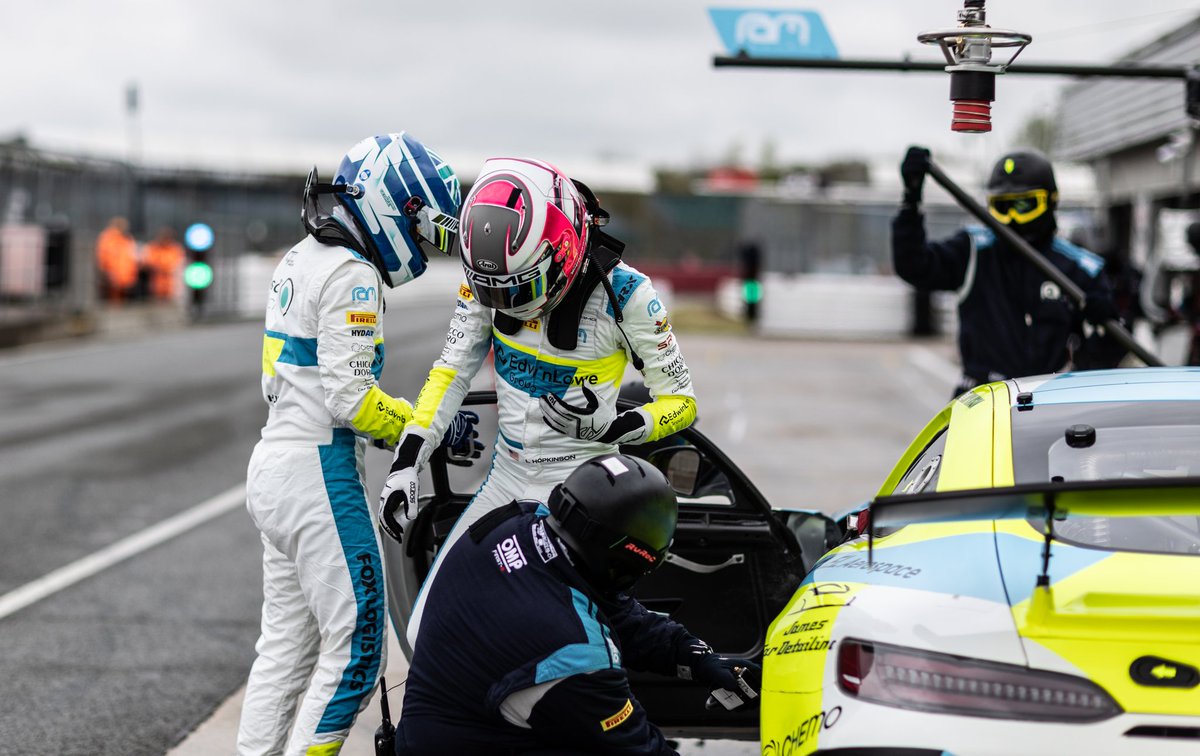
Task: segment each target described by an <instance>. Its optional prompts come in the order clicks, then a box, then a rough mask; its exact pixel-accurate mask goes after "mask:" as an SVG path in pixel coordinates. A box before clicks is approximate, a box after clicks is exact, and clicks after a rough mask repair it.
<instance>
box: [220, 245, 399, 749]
mask: <svg viewBox="0 0 1200 756" xmlns="http://www.w3.org/2000/svg"><path fill="white" fill-rule="evenodd" d="M380 297H381V291H380V276H379V273H378V272H377V271H376V269H375V268H374V267H373V266H372V265H371V264H370V263H369V262H367V261H366V260H364V259H363V258H362V257H360V256H359V255H358V254H357V253H355V252H353V251H351V250H349V249H345V248H343V247H336V246H329V245H325V244H321V243H319V242H317V241H316V240H314V239H313V238H312V237H309V238H307V239H305V240H304V241H302V242H301V243H300V244H298V245H296V246H295V247H294V248H293V249H292V250H291V251H289V252H288V253H287V255H286V256H285V257H284V258H283V260H282V261H281V262H280V263H279V266H278V267H277V268H276V269H275V274H274V278H273V280H272V282H271V292H270V298H269V302H268V305H267V317H266V334H265V336H264V338H263V355H262V366H263V377H262V385H263V396H264V398H265V399H266V401H267V403H268V404H269V406H270V414H269V416H268V418H267V423H266V425H265V426H264V428H263V431H262V440H261V441H259V443H258V445H257V446H256V447H255V449H254V453H253V455H252V457H251V459H250V467H249V470H248V480H247V509H248V510H249V512H250V516H251V517H252V518H253V520H254V522H255V524H256V525H257V526H258V529H259V530H260V531H261V533H262V543H263V593H264V599H263V611H262V635H261V637H260V638H259V640H258V644H257V646H256V650H257V651H258V658H257V659H256V660H255V662H254V666H253V668H252V669H251V671H250V679H249V682H248V683H247V687H246V698H245V703H244V704H243V708H242V720H241V726H240V729H239V732H238V753H240V754H278V753H287V754H335V753H337V752H338V750H339V749H340V748H341V745H342V742H343V741H344V740H345V738H346V734H347V732H348V731H349V729H350V726H351V725H352V724H353V722H354V719H355V717H356V716H357V715H358V713H359V711H360V710H361V709H362V707H363V706H364V705H365V704H366V702H367V700H368V698H369V697H370V695H371V693H372V691H373V690H374V689H375V685H376V683H377V681H378V678H379V674H380V671H381V670H382V669H383V667H384V662H385V658H384V652H385V648H386V639H387V636H386V632H387V625H386V618H387V596H386V593H385V591H384V576H383V566H382V562H381V558H380V548H379V542H378V537H377V534H376V529H375V526H374V518H373V516H372V514H371V509H370V507H369V505H368V503H367V499H366V492H365V488H364V485H363V474H364V469H363V452H364V450H365V446H366V440H367V439H368V438H379V439H383V440H385V441H388V442H391V443H394V442H395V441H396V440H397V439H398V438H399V436H400V433H401V431H402V430H403V428H404V425H405V423H406V422H407V421H408V419H409V417H410V416H411V407H410V406H409V404H408V402H405V401H404V400H402V399H396V398H393V397H390V396H388V395H387V394H385V393H384V392H383V391H382V390H381V389H380V388H379V386H378V384H377V381H378V378H379V374H380V372H381V371H382V369H383V333H382V331H381V329H380V313H381V310H382V307H381V303H380ZM310 675H311V680H310ZM301 696H303V698H302V699H301ZM297 701H300V705H299V708H298V709H297V706H296V705H297Z"/></svg>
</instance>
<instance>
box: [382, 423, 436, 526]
mask: <svg viewBox="0 0 1200 756" xmlns="http://www.w3.org/2000/svg"><path fill="white" fill-rule="evenodd" d="M424 446H425V439H423V438H421V437H420V436H417V435H413V434H406V435H405V436H404V437H403V438H402V439H400V444H399V445H398V446H397V447H396V455H395V457H393V459H392V468H391V470H390V471H389V472H388V476H387V481H386V482H384V484H383V492H382V493H381V494H380V495H379V527H381V528H382V529H383V532H384V533H387V534H388V536H390V537H391V538H392V540H394V541H395V542H396V543H400V541H401V539H402V538H403V537H404V527H405V526H406V525H407V524H408V523H410V522H412V521H413V520H415V519H416V518H417V502H418V500H419V499H418V495H419V490H418V485H419V484H418V477H419V469H418V458H419V455H420V453H421V449H422V447H424Z"/></svg>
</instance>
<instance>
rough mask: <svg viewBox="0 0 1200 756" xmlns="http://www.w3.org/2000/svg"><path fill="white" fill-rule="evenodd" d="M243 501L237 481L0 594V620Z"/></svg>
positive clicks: (243, 493) (242, 488) (241, 486)
mask: <svg viewBox="0 0 1200 756" xmlns="http://www.w3.org/2000/svg"><path fill="white" fill-rule="evenodd" d="M245 501H246V484H245V483H239V484H238V485H236V486H234V487H233V488H231V489H229V490H228V491H226V492H224V493H221V494H217V495H216V496H214V497H212V498H211V499H209V500H208V501H204V502H201V503H200V504H197V505H196V506H194V507H192V508H191V509H189V510H187V511H185V512H180V513H179V514H177V515H175V516H173V517H169V518H167V519H166V520H163V521H162V522H160V523H158V524H157V525H152V526H150V527H148V528H146V529H145V530H142V531H140V532H137V533H134V534H133V535H131V536H129V537H128V538H124V539H122V540H120V541H117V542H116V543H114V544H112V545H110V546H106V547H104V548H103V549H101V550H99V551H97V552H96V553H94V554H90V555H88V556H86V557H84V558H83V559H80V560H78V561H75V562H72V563H71V564H68V565H66V566H63V567H60V568H58V569H57V570H54V571H53V572H50V573H47V574H46V575H43V576H42V577H40V578H38V579H37V580H34V581H33V582H31V583H26V584H25V585H23V586H21V587H20V588H17V589H15V590H13V591H9V592H8V593H6V594H4V595H3V596H0V619H3V618H4V617H7V616H9V615H10V614H12V613H14V612H18V611H20V610H21V609H24V608H25V607H27V606H29V605H30V604H34V603H37V602H38V601H41V600H42V599H44V598H46V597H47V596H51V595H53V594H55V593H58V592H59V591H61V590H63V589H64V588H67V587H69V586H72V585H74V584H75V583H78V582H79V581H80V580H83V579H85V578H89V577H91V576H92V575H95V574H97V573H99V572H102V571H104V570H106V569H108V568H109V567H112V566H113V565H115V564H118V563H120V562H123V561H125V560H126V559H128V558H129V557H132V556H135V555H137V554H140V553H141V552H143V551H146V550H147V549H151V548H154V547H155V546H158V545H159V544H162V543H165V542H167V541H169V540H171V539H172V538H174V537H176V536H179V535H182V534H184V533H186V532H187V531H189V530H191V529H193V528H195V527H198V526H200V525H203V524H204V523H206V522H208V521H209V520H211V519H213V518H214V517H218V516H220V515H222V514H225V513H226V512H228V511H230V510H232V509H233V508H234V507H236V506H238V505H239V504H242V503H243V502H245Z"/></svg>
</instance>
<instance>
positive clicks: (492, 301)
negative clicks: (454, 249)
mask: <svg viewBox="0 0 1200 756" xmlns="http://www.w3.org/2000/svg"><path fill="white" fill-rule="evenodd" d="M463 267H464V268H465V269H466V270H465V272H466V276H467V283H468V284H469V285H470V286H471V292H472V293H473V294H474V295H475V298H476V299H477V300H479V303H480V304H481V305H483V306H484V307H491V308H492V309H495V310H501V311H503V312H511V311H514V310H515V311H517V312H528V311H530V310H535V309H537V308H538V307H540V306H541V305H543V304H544V303H545V301H546V292H547V291H549V290H550V288H551V285H552V284H553V280H552V279H553V278H554V277H555V275H556V273H555V269H556V268H557V269H558V271H559V272H561V270H562V266H560V265H556V264H555V262H554V250H553V248H552V247H551V246H550V244H549V242H543V245H542V254H541V256H540V257H539V259H538V262H537V263H536V264H535V265H534V266H533V267H531V268H528V269H526V270H522V271H517V272H515V273H483V272H480V271H478V270H474V269H473V268H472V267H471V266H469V265H467V266H463Z"/></svg>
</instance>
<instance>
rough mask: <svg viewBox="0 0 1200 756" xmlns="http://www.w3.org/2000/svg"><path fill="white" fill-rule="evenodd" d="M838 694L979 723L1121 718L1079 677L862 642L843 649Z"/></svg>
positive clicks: (1107, 697) (1115, 707)
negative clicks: (986, 720)
mask: <svg viewBox="0 0 1200 756" xmlns="http://www.w3.org/2000/svg"><path fill="white" fill-rule="evenodd" d="M838 687H840V688H841V689H842V691H843V692H844V693H846V694H847V695H849V696H853V697H855V698H859V699H862V700H864V701H870V702H872V703H878V704H883V705H885V706H896V707H899V708H901V709H916V710H918V711H933V712H940V713H944V714H962V715H965V716H973V717H994V718H997V719H1029V720H1040V721H1047V722H1096V721H1099V720H1102V719H1108V718H1109V717H1113V716H1116V715H1117V714H1120V713H1121V707H1120V706H1119V705H1118V704H1117V702H1116V701H1114V700H1113V699H1112V696H1110V695H1109V694H1108V693H1107V692H1106V691H1105V690H1104V689H1103V688H1101V687H1100V686H1099V685H1096V684H1095V683H1093V682H1092V681H1090V680H1085V679H1083V678H1080V677H1073V676H1071V675H1063V674H1059V673H1057V672H1044V671H1040V670H1033V669H1029V668H1027V667H1020V666H1017V665H1015V664H1000V663H997V662H990V661H984V660H982V659H968V658H965V657H961V656H950V655H948V654H936V653H931V652H928V651H920V650H917V649H912V648H902V647H900V646H890V645H887V644H884V643H868V642H865V641H858V640H844V641H842V645H841V647H840V648H839V649H838Z"/></svg>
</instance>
